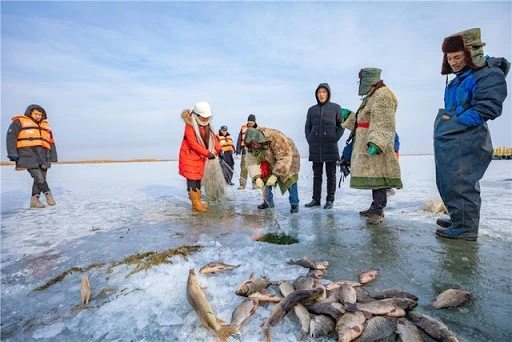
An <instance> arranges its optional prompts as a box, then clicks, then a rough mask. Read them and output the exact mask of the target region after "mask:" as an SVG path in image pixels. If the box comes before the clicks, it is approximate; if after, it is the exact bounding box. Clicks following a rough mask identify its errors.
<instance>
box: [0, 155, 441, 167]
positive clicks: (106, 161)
mask: <svg viewBox="0 0 512 342" xmlns="http://www.w3.org/2000/svg"><path fill="white" fill-rule="evenodd" d="M400 156H401V157H408V156H433V154H431V153H418V154H402V155H400ZM301 158H308V157H301ZM177 160H178V159H155V158H149V159H147V158H143V159H127V160H114V159H91V160H77V161H62V162H54V163H52V164H109V163H153V162H167V161H177ZM9 165H14V162H10V161H8V162H5V161H0V166H9Z"/></svg>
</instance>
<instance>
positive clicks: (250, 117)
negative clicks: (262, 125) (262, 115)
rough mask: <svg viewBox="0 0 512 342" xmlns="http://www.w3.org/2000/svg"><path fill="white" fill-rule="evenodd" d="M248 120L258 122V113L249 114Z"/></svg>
mask: <svg viewBox="0 0 512 342" xmlns="http://www.w3.org/2000/svg"><path fill="white" fill-rule="evenodd" d="M247 121H252V122H256V115H254V114H249V117H247Z"/></svg>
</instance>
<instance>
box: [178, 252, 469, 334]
mask: <svg viewBox="0 0 512 342" xmlns="http://www.w3.org/2000/svg"><path fill="white" fill-rule="evenodd" d="M288 264H291V265H300V266H303V267H305V268H307V269H308V272H307V273H306V274H305V275H303V276H300V277H298V278H297V279H295V280H294V281H293V283H292V282H288V281H284V280H282V281H278V282H272V281H270V280H268V279H267V278H266V277H259V278H258V277H255V276H254V274H251V275H250V277H249V279H247V280H246V281H244V282H243V283H242V284H240V286H239V287H238V288H237V289H236V291H235V293H236V294H237V295H239V296H243V297H247V299H246V300H244V301H243V302H242V303H240V304H239V305H238V306H237V307H236V308H235V309H234V311H233V314H232V318H231V322H230V323H229V325H222V323H224V322H223V321H221V320H219V319H218V318H217V317H215V314H214V311H213V308H212V307H211V305H210V303H209V302H208V300H207V299H206V296H205V294H204V292H203V289H202V288H201V287H200V285H199V280H198V276H197V274H196V271H195V270H194V269H193V268H192V269H190V271H189V277H188V283H187V298H188V300H189V302H190V304H191V305H192V307H193V308H194V309H195V311H196V313H197V315H198V316H199V318H200V319H201V322H202V324H203V326H204V327H205V328H207V329H208V328H209V329H212V330H214V332H215V333H216V334H217V336H218V337H219V338H220V340H221V341H227V339H228V338H229V336H231V335H233V334H238V333H239V331H240V327H241V326H242V325H243V324H244V323H245V322H246V321H247V320H248V319H249V318H250V317H251V316H252V315H253V313H254V312H255V311H256V309H257V307H258V305H259V304H260V303H261V302H268V303H275V306H274V307H273V310H272V312H271V314H270V316H269V317H268V318H267V319H266V321H265V322H263V324H261V328H262V334H263V339H264V340H265V341H271V328H272V327H274V326H276V325H277V324H279V322H280V321H281V320H282V319H283V317H284V316H286V315H287V314H288V313H290V312H292V311H293V313H294V315H295V316H296V317H297V318H298V320H299V322H300V332H298V340H299V341H305V340H307V339H308V338H318V337H321V336H327V335H330V334H334V333H336V334H337V338H338V341H343V342H347V341H358V342H370V341H388V340H391V339H392V338H397V337H398V338H399V339H400V340H402V341H407V342H415V341H423V336H422V333H421V331H423V333H425V334H427V335H428V336H430V337H431V338H433V339H434V340H436V341H453V342H455V341H458V339H457V337H456V336H455V334H454V333H453V332H452V331H451V330H450V329H449V328H448V327H447V326H446V325H445V324H444V323H443V322H442V321H441V320H440V319H439V318H435V317H431V316H428V315H425V314H422V313H419V312H416V311H414V310H413V309H414V308H415V307H416V306H417V304H418V302H417V301H418V297H416V296H415V295H413V294H411V293H409V292H407V291H403V290H400V289H394V288H391V289H384V290H380V291H373V292H370V291H368V290H367V289H365V288H364V285H365V284H367V283H369V282H371V281H372V280H374V279H375V278H376V277H377V276H378V275H379V270H368V271H364V272H361V273H360V274H359V282H355V281H350V280H336V281H332V282H330V283H329V284H328V285H323V284H322V282H321V280H322V279H323V276H324V272H325V270H326V269H327V267H328V265H329V263H328V262H327V261H323V262H318V263H317V262H315V261H314V260H312V259H311V258H309V257H307V256H306V257H303V258H301V259H298V260H290V261H288ZM238 266H239V265H236V266H235V265H229V264H225V263H222V262H218V261H216V262H212V263H209V264H207V265H205V266H204V267H202V268H201V269H200V272H201V273H203V274H216V273H219V272H224V271H228V270H233V269H235V268H236V267H238ZM270 287H276V292H278V293H280V295H279V294H276V293H271V292H270V291H268V290H269V288H270ZM277 289H278V290H279V291H277ZM471 300H472V295H471V293H469V292H467V291H463V290H457V289H448V290H446V291H444V292H443V293H441V294H439V296H438V297H437V298H436V300H435V301H434V302H433V303H432V305H431V308H432V309H441V308H446V307H457V306H461V305H465V304H468V303H469V302H470V301H471Z"/></svg>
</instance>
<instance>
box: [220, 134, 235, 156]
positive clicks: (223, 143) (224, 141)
mask: <svg viewBox="0 0 512 342" xmlns="http://www.w3.org/2000/svg"><path fill="white" fill-rule="evenodd" d="M217 137H218V138H219V143H220V147H222V151H224V152H233V151H234V149H233V139H231V135H226V136H223V135H222V134H217Z"/></svg>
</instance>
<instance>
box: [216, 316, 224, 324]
mask: <svg viewBox="0 0 512 342" xmlns="http://www.w3.org/2000/svg"><path fill="white" fill-rule="evenodd" d="M215 319H216V320H217V323H219V324H224V323H226V322H224V321H223V320H222V319H220V318H217V317H215Z"/></svg>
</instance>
